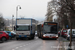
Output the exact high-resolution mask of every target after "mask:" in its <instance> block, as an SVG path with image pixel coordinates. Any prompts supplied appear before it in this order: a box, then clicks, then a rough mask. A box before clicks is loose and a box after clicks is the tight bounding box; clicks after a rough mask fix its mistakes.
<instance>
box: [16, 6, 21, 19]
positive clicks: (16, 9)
mask: <svg viewBox="0 0 75 50" xmlns="http://www.w3.org/2000/svg"><path fill="white" fill-rule="evenodd" d="M18 7H19V9H21V6H20V5H18V6H17V7H16V18H17V16H18Z"/></svg>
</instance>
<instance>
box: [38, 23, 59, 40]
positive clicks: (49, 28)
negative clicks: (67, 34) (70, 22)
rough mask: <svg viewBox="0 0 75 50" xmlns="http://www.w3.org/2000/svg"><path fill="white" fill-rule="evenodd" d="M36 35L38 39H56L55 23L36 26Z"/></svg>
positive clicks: (56, 25) (56, 28)
mask: <svg viewBox="0 0 75 50" xmlns="http://www.w3.org/2000/svg"><path fill="white" fill-rule="evenodd" d="M37 35H38V37H39V38H42V39H44V38H54V39H57V38H58V24H57V23H56V22H44V23H43V24H40V25H37Z"/></svg>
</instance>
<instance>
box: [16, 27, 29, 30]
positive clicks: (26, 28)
mask: <svg viewBox="0 0 75 50" xmlns="http://www.w3.org/2000/svg"><path fill="white" fill-rule="evenodd" d="M29 30H30V26H17V27H16V31H29Z"/></svg>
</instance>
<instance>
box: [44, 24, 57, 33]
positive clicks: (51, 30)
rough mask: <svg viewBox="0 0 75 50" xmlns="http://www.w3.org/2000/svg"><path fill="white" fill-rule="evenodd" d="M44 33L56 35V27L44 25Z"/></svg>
mask: <svg viewBox="0 0 75 50" xmlns="http://www.w3.org/2000/svg"><path fill="white" fill-rule="evenodd" d="M44 32H45V33H57V25H44Z"/></svg>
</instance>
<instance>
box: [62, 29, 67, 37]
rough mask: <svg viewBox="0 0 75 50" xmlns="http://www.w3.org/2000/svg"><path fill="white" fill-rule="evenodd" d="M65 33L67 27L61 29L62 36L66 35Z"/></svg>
mask: <svg viewBox="0 0 75 50" xmlns="http://www.w3.org/2000/svg"><path fill="white" fill-rule="evenodd" d="M65 33H67V29H62V30H61V36H62V37H65Z"/></svg>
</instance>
